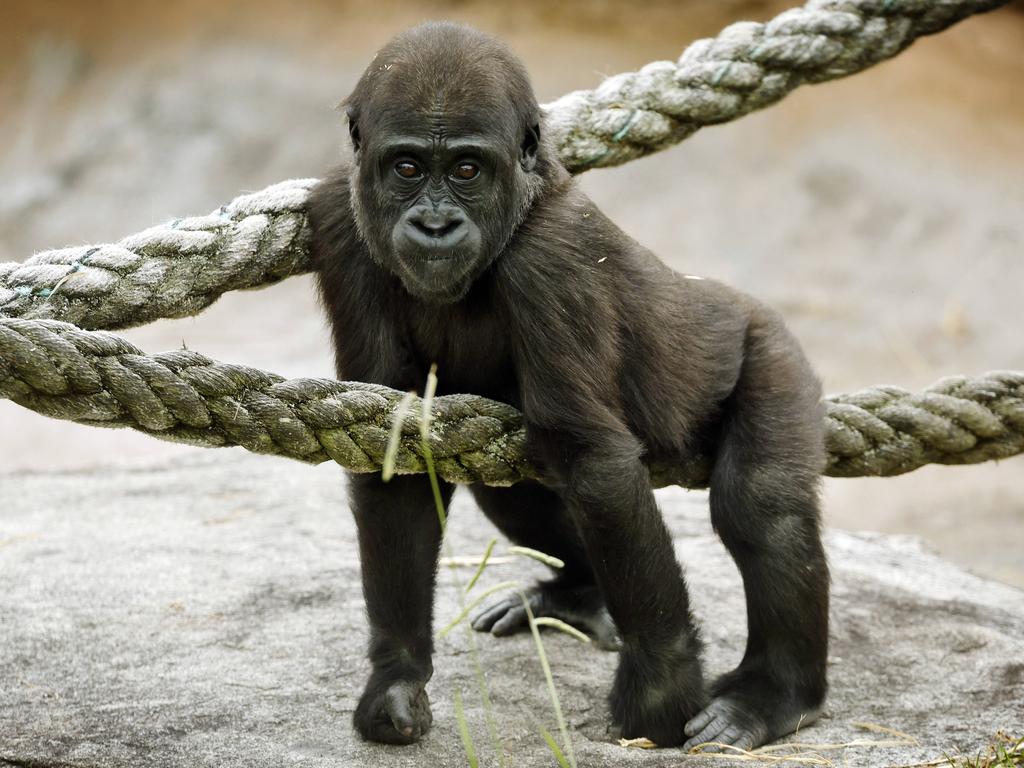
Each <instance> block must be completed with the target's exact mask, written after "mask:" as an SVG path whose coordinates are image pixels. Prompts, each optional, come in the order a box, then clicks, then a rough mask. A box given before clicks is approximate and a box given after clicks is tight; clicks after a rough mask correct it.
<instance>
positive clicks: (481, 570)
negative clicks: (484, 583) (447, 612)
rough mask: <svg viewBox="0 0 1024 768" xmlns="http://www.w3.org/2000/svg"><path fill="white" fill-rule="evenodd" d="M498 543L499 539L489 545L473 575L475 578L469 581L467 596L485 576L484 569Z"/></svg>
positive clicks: (491, 541)
mask: <svg viewBox="0 0 1024 768" xmlns="http://www.w3.org/2000/svg"><path fill="white" fill-rule="evenodd" d="M497 543H498V540H497V539H491V540H490V541H489V542H488V543H487V549H486V550H485V551H484V557H483V559H482V560H481V561H480V565H479V566H478V567H477V569H476V573H474V574H473V578H472V579H470V580H469V584H467V585H466V594H467V595H468V594H469V592H470V590H471V589H473V587H475V586H476V583H477V581H478V580H479V579H480V577H481V576H483V575H484V568H486V567H487V561H488V560H490V559H491V553H492V552H493V551H494V546H495V545H496V544H497Z"/></svg>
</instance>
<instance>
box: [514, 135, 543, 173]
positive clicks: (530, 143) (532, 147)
mask: <svg viewBox="0 0 1024 768" xmlns="http://www.w3.org/2000/svg"><path fill="white" fill-rule="evenodd" d="M539 147H540V124H539V123H536V124H534V125H532V126H530V127H529V128H527V129H526V135H525V136H523V143H522V145H521V146H520V148H519V164H520V165H521V166H523V170H524V171H526V172H527V173H530V172H531V171H532V170H533V169H534V168H536V167H537V150H538V148H539Z"/></svg>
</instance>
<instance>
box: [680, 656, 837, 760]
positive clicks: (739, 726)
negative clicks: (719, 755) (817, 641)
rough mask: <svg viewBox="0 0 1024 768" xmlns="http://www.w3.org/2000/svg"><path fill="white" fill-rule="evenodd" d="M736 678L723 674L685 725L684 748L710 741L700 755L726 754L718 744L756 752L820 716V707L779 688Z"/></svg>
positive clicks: (763, 682)
mask: <svg viewBox="0 0 1024 768" xmlns="http://www.w3.org/2000/svg"><path fill="white" fill-rule="evenodd" d="M740 677H741V676H740V675H737V674H736V673H731V674H730V675H725V676H724V677H723V679H722V680H719V681H718V683H717V684H716V686H715V688H716V692H717V695H716V697H715V699H714V700H713V701H712V702H711V703H710V704H709V705H708V706H707V707H705V708H704V709H703V710H702V711H701V712H700V713H699V714H698V715H697V716H696V717H694V718H693V719H692V720H690V722H688V723H687V724H686V735H687V736H688V737H689V739H688V740H687V742H686V743H685V744H684V745H683V748H684V749H687V750H689V749H693V748H694V747H696V746H699V745H700V744H706V743H708V742H713V743H715V744H716V746H709V747H706V748H704V749H703V750H702V751H703V752H727V751H729V750H727V749H725V748H724V747H722V746H718V745H723V744H724V745H727V746H730V747H736V748H737V749H744V750H750V749H756V748H757V747H760V746H761V745H763V744H766V743H768V742H769V741H774V740H775V739H778V738H780V737H782V736H785V735H786V734H788V733H792V732H793V731H795V730H797V729H798V728H802V727H803V726H805V725H809V724H810V723H813V722H814V721H815V720H817V719H818V716H819V715H820V714H821V708H822V707H821V704H820V703H818V704H807V703H805V701H806V699H807V698H809V697H801V696H799V695H796V694H795V693H793V692H792V691H786V690H784V688H783V686H779V685H777V684H776V685H772V684H770V683H767V682H765V681H763V680H762V681H752V680H750V679H749V678H748V679H747V680H745V681H743V684H741V682H740V680H738V679H737V678H740Z"/></svg>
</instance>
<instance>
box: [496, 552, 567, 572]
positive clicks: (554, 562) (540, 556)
mask: <svg viewBox="0 0 1024 768" xmlns="http://www.w3.org/2000/svg"><path fill="white" fill-rule="evenodd" d="M508 551H509V552H510V553H511V554H513V555H522V556H523V557H529V558H531V559H533V560H537V561H538V562H541V563H544V565H548V566H550V567H552V568H565V561H564V560H559V559H558V558H557V557H555V556H554V555H549V554H547V553H546V552H541V551H540V550H538V549H530V548H529V547H509V548H508Z"/></svg>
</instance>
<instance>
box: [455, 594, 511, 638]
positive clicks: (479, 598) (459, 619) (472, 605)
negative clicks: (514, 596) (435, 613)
mask: <svg viewBox="0 0 1024 768" xmlns="http://www.w3.org/2000/svg"><path fill="white" fill-rule="evenodd" d="M518 588H519V582H518V581H503V582H501V583H500V584H495V585H494V586H493V587H489V588H488V589H485V590H484V591H483V592H481V593H480V594H479V595H477V597H476V599H474V600H473V602H471V603H470V604H469V605H466V606H464V607H463V609H462V610H461V611H459V615H458V616H456V617H455V618H454V619H452V620H451V621H450V622H448V626H446V627H445V628H444V629H442V630H441V631H440V632H438V633H437V637H438V639H440V638H442V637H444V636H445V635H447V634H448V633H449V632H451V631H452V630H453V629H455V628H456V627H457V626H459V624H461V623H462V621H463V620H464V619H465V618H466V617H467V616H469V612H470V611H472V610H473V609H474V608H476V607H477V606H478V605H480V603H482V602H483V601H484V600H485V599H486V598H488V597H490V596H491V595H493V594H494V593H495V592H500V591H501V590H503V589H518Z"/></svg>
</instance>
